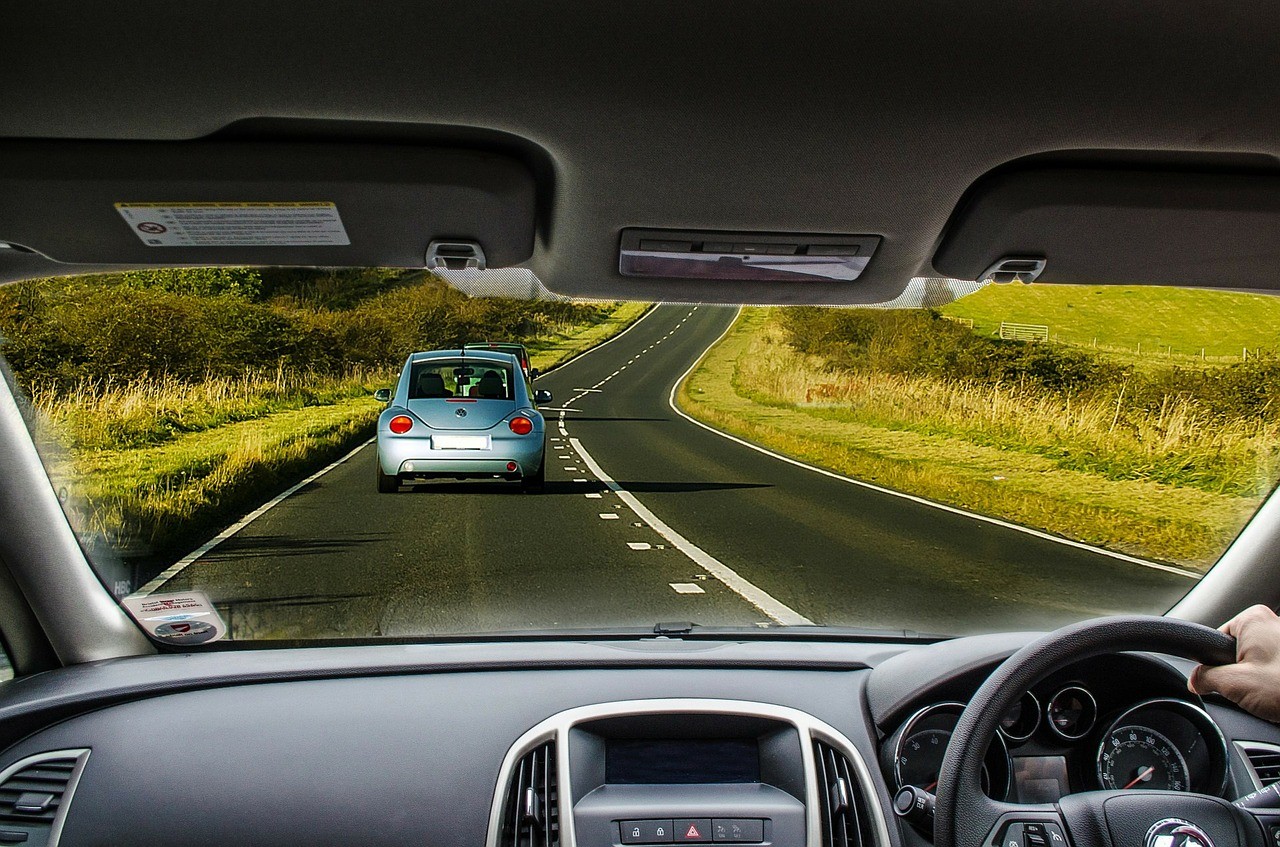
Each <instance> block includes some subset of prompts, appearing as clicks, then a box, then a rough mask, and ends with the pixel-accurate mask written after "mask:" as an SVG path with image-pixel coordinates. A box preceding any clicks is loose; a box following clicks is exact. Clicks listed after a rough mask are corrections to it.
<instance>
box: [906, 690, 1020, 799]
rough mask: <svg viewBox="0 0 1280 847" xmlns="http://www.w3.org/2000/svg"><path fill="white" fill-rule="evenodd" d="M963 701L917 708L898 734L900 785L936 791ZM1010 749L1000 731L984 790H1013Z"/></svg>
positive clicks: (997, 793) (998, 793) (1001, 793)
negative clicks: (1011, 786)
mask: <svg viewBox="0 0 1280 847" xmlns="http://www.w3.org/2000/svg"><path fill="white" fill-rule="evenodd" d="M962 711H964V705H963V704H962V703H939V704H937V705H935V706H929V707H928V708H925V709H921V710H920V711H919V712H916V714H915V715H913V716H912V717H911V718H910V719H909V720H908V721H907V722H906V723H905V724H903V726H902V728H901V729H900V730H899V731H898V733H897V734H896V739H895V740H894V743H893V757H894V758H893V774H894V777H895V778H896V782H897V787H899V788H901V787H902V786H904V785H914V786H915V787H916V788H923V789H924V790H925V791H936V790H937V788H938V774H939V772H940V771H941V770H942V761H943V758H944V756H945V754H946V752H947V744H948V742H950V741H951V732H952V730H954V729H955V726H956V722H957V721H958V720H959V719H960V713H961V712H962ZM1009 779H1010V765H1009V753H1008V750H1007V749H1006V748H1005V745H1004V741H1003V740H1002V739H1001V738H1000V736H999V735H997V736H996V738H995V739H993V740H992V742H991V747H990V748H989V749H988V750H987V756H986V759H985V760H984V761H983V765H982V790H983V791H984V792H985V793H986V794H987V795H988V796H990V797H994V798H995V799H998V800H1003V799H1004V798H1005V797H1006V796H1007V795H1008V792H1009Z"/></svg>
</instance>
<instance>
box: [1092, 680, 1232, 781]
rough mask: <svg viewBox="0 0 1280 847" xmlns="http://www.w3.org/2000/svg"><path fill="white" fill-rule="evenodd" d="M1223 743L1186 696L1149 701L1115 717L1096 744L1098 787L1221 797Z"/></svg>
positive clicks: (1224, 758) (1215, 728)
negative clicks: (1187, 700)
mask: <svg viewBox="0 0 1280 847" xmlns="http://www.w3.org/2000/svg"><path fill="white" fill-rule="evenodd" d="M1227 762H1228V758H1227V742H1226V740H1225V739H1224V738H1223V736H1222V730H1220V729H1219V728H1218V725H1217V724H1216V723H1214V722H1213V718H1211V717H1209V715H1208V714H1206V713H1205V711H1204V710H1203V709H1201V708H1199V707H1198V706H1195V705H1194V704H1192V703H1188V702H1186V701H1185V700H1174V699H1163V698H1162V699H1156V700H1147V701H1145V702H1143V703H1139V704H1138V705H1136V706H1134V707H1132V708H1130V709H1129V710H1128V711H1126V712H1124V713H1123V714H1121V715H1120V716H1119V717H1117V718H1116V719H1115V720H1114V721H1113V722H1112V723H1111V726H1110V728H1109V729H1107V731H1106V732H1105V733H1103V735H1102V739H1101V744H1100V745H1099V747H1098V760H1097V763H1098V787H1099V788H1103V789H1109V790H1112V791H1126V790H1127V791H1137V790H1140V789H1149V790H1159V791H1192V792H1195V793H1197V794H1215V795H1217V796H1219V797H1221V796H1222V794H1223V791H1224V790H1225V788H1226V784H1227Z"/></svg>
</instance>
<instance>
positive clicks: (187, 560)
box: [129, 438, 377, 598]
mask: <svg viewBox="0 0 1280 847" xmlns="http://www.w3.org/2000/svg"><path fill="white" fill-rule="evenodd" d="M376 440H377V438H370V439H369V440H368V441H366V442H364V443H363V444H361V445H360V446H359V447H357V448H356V449H354V450H352V451H351V452H350V453H348V454H347V455H345V456H343V457H342V458H341V459H338V460H337V461H336V462H333V463H331V464H328V465H325V466H324V467H323V468H321V469H320V470H318V471H316V472H315V473H313V474H312V475H311V476H309V477H307V478H306V479H304V480H303V481H302V482H299V483H298V484H297V485H294V486H292V487H290V488H287V489H285V490H284V491H282V492H280V493H279V494H277V495H276V496H275V497H273V498H272V499H271V500H269V501H267V502H266V503H263V504H262V505H261V506H259V507H258V508H256V509H254V510H253V511H252V512H250V513H249V514H247V515H245V516H244V517H243V518H241V519H240V520H238V521H236V522H235V523H233V524H232V525H231V526H229V527H227V528H226V529H224V530H223V531H222V532H220V533H218V534H217V535H215V536H214V537H213V538H211V539H209V540H208V541H206V542H205V543H204V544H201V545H200V546H199V547H197V548H196V549H194V550H192V551H191V552H190V553H188V554H187V555H185V556H183V557H182V558H181V559H179V560H178V561H176V562H174V563H173V564H172V565H170V566H169V567H167V568H165V569H164V570H163V571H161V572H160V573H159V574H158V575H157V576H156V577H155V578H153V579H152V580H151V581H150V582H148V583H147V584H146V585H144V586H142V587H141V588H139V589H138V590H137V591H135V592H133V593H132V594H130V595H129V597H130V598H139V597H146V596H147V595H148V594H150V593H151V592H153V591H155V590H156V589H157V588H159V587H160V586H162V585H164V584H165V583H166V582H168V581H169V580H171V579H173V578H174V577H175V576H177V575H178V574H180V573H182V571H183V570H185V569H186V568H187V566H188V565H191V564H193V563H194V562H195V561H196V560H197V559H199V558H200V557H201V556H203V555H204V554H205V553H208V552H209V551H210V550H212V549H213V548H214V547H217V546H218V545H219V544H221V543H222V542H224V541H226V540H227V539H228V538H230V537H231V536H233V535H235V534H236V533H237V532H239V531H240V530H242V529H244V528H245V527H246V526H248V525H249V524H251V523H253V522H254V521H256V520H257V519H258V518H260V517H262V516H263V515H265V514H266V513H267V512H269V511H271V510H272V509H274V508H275V507H276V506H278V505H280V503H281V502H283V501H284V500H286V499H288V498H289V497H291V496H293V495H294V494H295V493H297V491H298V489H300V488H302V487H303V486H306V485H310V484H311V483H313V482H315V481H316V480H317V479H319V478H320V477H322V476H324V475H325V474H327V473H328V472H329V471H331V470H333V469H334V468H336V467H338V466H339V465H341V464H343V463H345V462H346V461H347V460H348V459H350V458H351V457H352V456H354V455H355V454H357V453H359V452H360V451H361V450H363V449H364V448H366V447H368V446H369V445H370V444H372V443H373V442H374V441H376Z"/></svg>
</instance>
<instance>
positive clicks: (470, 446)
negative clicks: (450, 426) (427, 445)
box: [431, 435, 489, 450]
mask: <svg viewBox="0 0 1280 847" xmlns="http://www.w3.org/2000/svg"><path fill="white" fill-rule="evenodd" d="M431 446H432V447H433V448H434V449H436V450H488V449H489V436H487V435H433V436H431Z"/></svg>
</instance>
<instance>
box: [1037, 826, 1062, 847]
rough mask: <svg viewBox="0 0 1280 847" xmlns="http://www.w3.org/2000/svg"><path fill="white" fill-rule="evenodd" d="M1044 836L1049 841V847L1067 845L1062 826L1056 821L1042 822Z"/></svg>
mask: <svg viewBox="0 0 1280 847" xmlns="http://www.w3.org/2000/svg"><path fill="white" fill-rule="evenodd" d="M1041 826H1043V827H1044V835H1045V838H1047V839H1048V841H1049V847H1067V836H1066V833H1064V832H1063V831H1062V827H1060V826H1058V825H1057V824H1056V823H1048V822H1046V823H1043V824H1041Z"/></svg>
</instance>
